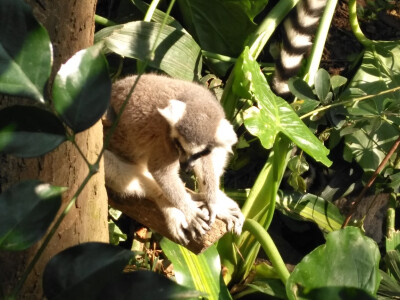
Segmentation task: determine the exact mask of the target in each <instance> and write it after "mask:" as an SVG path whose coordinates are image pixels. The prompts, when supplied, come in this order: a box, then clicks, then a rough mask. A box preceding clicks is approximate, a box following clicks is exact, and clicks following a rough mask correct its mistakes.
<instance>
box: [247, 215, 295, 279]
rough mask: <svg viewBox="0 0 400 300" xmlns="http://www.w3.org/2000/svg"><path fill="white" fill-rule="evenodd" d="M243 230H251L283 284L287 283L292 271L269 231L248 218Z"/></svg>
mask: <svg viewBox="0 0 400 300" xmlns="http://www.w3.org/2000/svg"><path fill="white" fill-rule="evenodd" d="M243 230H246V231H248V232H250V233H251V234H252V235H253V236H254V237H255V238H256V239H257V241H258V242H259V243H260V244H261V247H262V248H263V249H264V251H265V253H266V254H267V256H268V258H269V259H270V260H271V263H272V265H273V266H274V268H275V269H276V271H277V273H278V276H279V278H280V279H281V281H282V282H283V284H286V282H287V280H288V278H289V276H290V273H289V271H288V269H287V268H286V265H285V263H284V262H283V259H282V257H281V255H280V254H279V251H278V249H277V248H276V246H275V244H274V241H273V240H272V238H271V236H270V235H269V234H268V232H267V231H266V230H265V229H264V228H263V227H262V226H261V225H260V224H258V223H257V222H256V221H254V220H251V219H246V220H245V221H244V224H243Z"/></svg>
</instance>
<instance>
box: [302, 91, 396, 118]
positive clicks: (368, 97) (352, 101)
mask: <svg viewBox="0 0 400 300" xmlns="http://www.w3.org/2000/svg"><path fill="white" fill-rule="evenodd" d="M398 90H400V86H397V87H395V88H392V89H388V90H386V91H381V92H379V93H377V94H373V95H366V96H361V97H358V98H353V99H350V100H344V101H340V102H336V103H332V104H329V105H325V106H321V107H319V108H317V109H314V110H312V111H310V112H308V113H306V114H304V115H302V116H301V117H300V119H305V118H308V117H310V116H312V115H314V114H316V113H319V112H321V111H325V110H328V109H331V108H333V107H336V106H344V105H347V104H351V103H355V102H361V101H364V100H367V99H371V98H373V97H377V96H381V95H385V94H389V93H394V92H396V91H398Z"/></svg>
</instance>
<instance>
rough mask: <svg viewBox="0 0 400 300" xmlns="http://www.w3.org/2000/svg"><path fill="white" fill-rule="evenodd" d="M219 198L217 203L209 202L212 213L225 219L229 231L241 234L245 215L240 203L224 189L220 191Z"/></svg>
mask: <svg viewBox="0 0 400 300" xmlns="http://www.w3.org/2000/svg"><path fill="white" fill-rule="evenodd" d="M217 198H218V199H217V201H216V203H211V204H209V209H210V215H211V216H212V215H216V217H217V218H218V219H220V220H222V221H224V222H225V223H226V227H227V230H228V231H232V232H233V233H235V234H237V235H239V234H241V233H242V227H243V222H244V216H243V214H242V212H241V211H240V208H239V206H238V204H237V203H236V202H235V201H233V200H232V199H231V198H229V197H228V196H226V195H225V194H224V193H223V192H222V191H219V193H218V197H217Z"/></svg>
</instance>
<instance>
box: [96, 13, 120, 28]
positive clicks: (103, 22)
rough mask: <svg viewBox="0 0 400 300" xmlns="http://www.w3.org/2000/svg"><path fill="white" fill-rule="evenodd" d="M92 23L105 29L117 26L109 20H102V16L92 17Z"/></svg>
mask: <svg viewBox="0 0 400 300" xmlns="http://www.w3.org/2000/svg"><path fill="white" fill-rule="evenodd" d="M94 21H95V23H97V24H99V25H102V26H105V27H109V26H114V25H117V23H115V22H114V21H111V20H109V19H107V18H104V17H102V16H99V15H94Z"/></svg>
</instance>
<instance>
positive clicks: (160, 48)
mask: <svg viewBox="0 0 400 300" xmlns="http://www.w3.org/2000/svg"><path fill="white" fill-rule="evenodd" d="M95 41H96V42H103V43H104V46H105V47H106V48H107V49H108V51H110V50H111V51H113V52H115V53H118V54H119V55H121V56H125V57H130V58H136V59H139V60H141V61H147V62H148V64H149V66H151V67H153V68H157V69H160V70H162V71H164V72H165V73H167V74H168V75H170V76H172V77H175V78H181V79H186V80H195V79H198V78H199V75H200V71H201V52H200V47H199V46H198V45H197V43H196V42H195V41H194V40H193V38H192V37H191V36H190V35H189V34H187V33H185V32H184V31H182V30H179V29H176V28H174V27H171V26H168V25H164V26H162V25H161V24H158V23H149V22H141V21H135V22H129V23H126V24H122V25H116V26H111V27H107V28H104V29H103V30H101V31H99V32H97V33H96V36H95ZM155 49H156V51H154V52H153V50H155Z"/></svg>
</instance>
